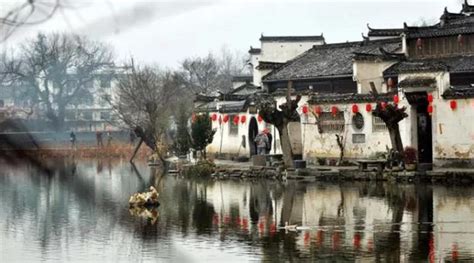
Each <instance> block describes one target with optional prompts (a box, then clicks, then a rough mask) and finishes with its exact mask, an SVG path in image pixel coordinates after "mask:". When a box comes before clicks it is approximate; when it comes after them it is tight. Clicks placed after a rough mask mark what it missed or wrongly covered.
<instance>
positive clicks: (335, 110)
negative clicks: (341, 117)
mask: <svg viewBox="0 0 474 263" xmlns="http://www.w3.org/2000/svg"><path fill="white" fill-rule="evenodd" d="M338 111H339V109H338V108H337V107H336V106H332V107H331V113H332V116H334V117H336V114H337V112H338Z"/></svg>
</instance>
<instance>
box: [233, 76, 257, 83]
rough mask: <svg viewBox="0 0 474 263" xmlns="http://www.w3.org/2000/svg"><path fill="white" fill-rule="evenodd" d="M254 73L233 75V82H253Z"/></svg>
mask: <svg viewBox="0 0 474 263" xmlns="http://www.w3.org/2000/svg"><path fill="white" fill-rule="evenodd" d="M252 81H253V76H252V75H235V76H232V82H252Z"/></svg>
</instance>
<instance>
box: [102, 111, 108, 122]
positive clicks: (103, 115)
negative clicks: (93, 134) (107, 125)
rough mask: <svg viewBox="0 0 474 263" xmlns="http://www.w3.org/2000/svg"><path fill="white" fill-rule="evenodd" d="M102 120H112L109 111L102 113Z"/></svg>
mask: <svg viewBox="0 0 474 263" xmlns="http://www.w3.org/2000/svg"><path fill="white" fill-rule="evenodd" d="M100 119H101V120H110V112H107V111H102V112H100Z"/></svg>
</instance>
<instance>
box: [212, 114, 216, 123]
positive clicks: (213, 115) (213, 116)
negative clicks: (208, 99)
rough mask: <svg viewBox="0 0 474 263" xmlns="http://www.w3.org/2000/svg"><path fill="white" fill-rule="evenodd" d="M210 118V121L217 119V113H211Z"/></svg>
mask: <svg viewBox="0 0 474 263" xmlns="http://www.w3.org/2000/svg"><path fill="white" fill-rule="evenodd" d="M211 119H212V121H217V114H215V113H213V114H212V115H211Z"/></svg>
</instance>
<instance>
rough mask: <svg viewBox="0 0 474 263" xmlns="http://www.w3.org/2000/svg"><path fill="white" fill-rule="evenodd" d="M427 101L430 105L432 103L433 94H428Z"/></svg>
mask: <svg viewBox="0 0 474 263" xmlns="http://www.w3.org/2000/svg"><path fill="white" fill-rule="evenodd" d="M427 99H428V102H429V103H432V102H433V94H431V93H429V94H428V97H427Z"/></svg>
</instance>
